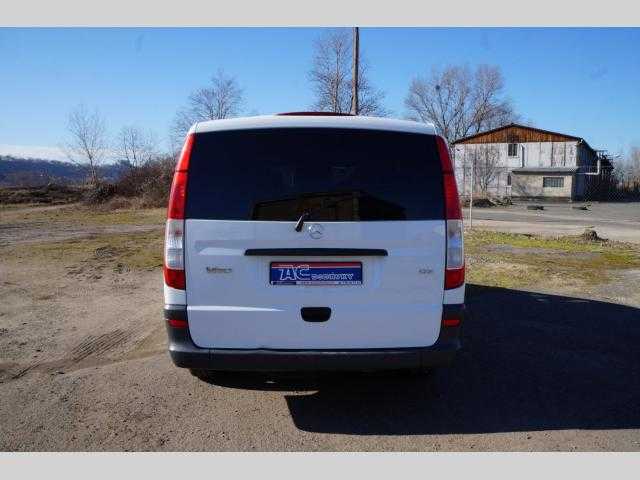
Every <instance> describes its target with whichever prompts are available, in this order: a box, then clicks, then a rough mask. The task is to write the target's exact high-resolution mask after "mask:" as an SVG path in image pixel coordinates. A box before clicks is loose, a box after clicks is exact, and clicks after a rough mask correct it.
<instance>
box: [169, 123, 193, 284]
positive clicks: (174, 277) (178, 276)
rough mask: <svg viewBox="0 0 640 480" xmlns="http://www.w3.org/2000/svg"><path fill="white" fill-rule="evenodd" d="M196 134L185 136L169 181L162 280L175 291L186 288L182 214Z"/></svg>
mask: <svg viewBox="0 0 640 480" xmlns="http://www.w3.org/2000/svg"><path fill="white" fill-rule="evenodd" d="M194 141H195V134H193V133H190V134H189V135H187V138H186V139H185V142H184V146H183V147H182V152H181V153H180V158H179V159H178V163H177V164H176V171H175V172H174V174H173V181H172V182H171V193H170V194H169V207H168V208H167V226H166V230H165V239H164V268H163V272H164V283H165V284H166V285H167V286H168V287H171V288H175V289H178V290H185V289H186V278H185V273H184V213H185V205H186V202H187V170H188V168H189V160H190V158H191V151H192V149H193V143H194Z"/></svg>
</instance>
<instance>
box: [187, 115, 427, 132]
mask: <svg viewBox="0 0 640 480" xmlns="http://www.w3.org/2000/svg"><path fill="white" fill-rule="evenodd" d="M297 127H302V128H304V127H306V128H310V127H315V128H356V129H363V130H387V131H395V132H410V133H426V134H430V135H435V133H436V131H435V128H434V126H433V124H431V123H420V122H413V121H410V120H396V119H392V118H380V117H364V116H355V115H335V116H334V115H308V114H307V115H304V114H303V115H295V114H294V115H289V114H287V115H261V116H255V117H241V118H231V119H225V120H209V121H206V122H199V123H196V124H195V125H194V126H193V127H191V132H194V133H202V132H214V131H219V130H250V129H258V128H297Z"/></svg>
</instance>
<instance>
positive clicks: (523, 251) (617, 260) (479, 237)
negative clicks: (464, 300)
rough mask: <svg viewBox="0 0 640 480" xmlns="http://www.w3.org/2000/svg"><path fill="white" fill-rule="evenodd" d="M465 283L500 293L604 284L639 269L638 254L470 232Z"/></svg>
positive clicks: (609, 246)
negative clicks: (617, 273) (614, 276)
mask: <svg viewBox="0 0 640 480" xmlns="http://www.w3.org/2000/svg"><path fill="white" fill-rule="evenodd" d="M465 246H466V252H467V264H468V281H469V282H473V283H478V284H481V285H491V286H499V287H504V288H524V287H532V286H536V287H547V288H554V287H555V286H563V287H572V286H573V287H576V288H578V287H581V286H592V285H597V284H602V283H606V282H608V281H609V280H610V279H611V278H610V275H611V273H612V271H615V270H616V269H627V268H640V249H639V248H638V247H637V246H635V245H630V244H624V243H619V242H588V241H585V240H584V239H582V238H581V237H571V236H567V237H557V238H549V237H541V236H535V235H523V234H512V233H502V232H494V231H488V230H473V231H471V232H468V233H467V234H466V236H465Z"/></svg>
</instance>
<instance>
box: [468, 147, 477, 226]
mask: <svg viewBox="0 0 640 480" xmlns="http://www.w3.org/2000/svg"><path fill="white" fill-rule="evenodd" d="M475 166H476V162H475V158H474V159H473V160H472V161H471V192H470V195H469V228H471V227H473V217H472V213H473V184H474V183H475V182H474V180H475V179H474V178H473V177H474V174H475Z"/></svg>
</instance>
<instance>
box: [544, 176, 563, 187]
mask: <svg viewBox="0 0 640 480" xmlns="http://www.w3.org/2000/svg"><path fill="white" fill-rule="evenodd" d="M542 186H543V187H546V188H563V187H564V177H542Z"/></svg>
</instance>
